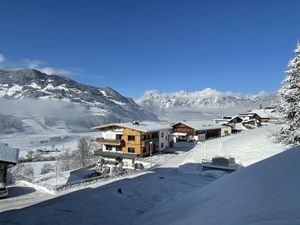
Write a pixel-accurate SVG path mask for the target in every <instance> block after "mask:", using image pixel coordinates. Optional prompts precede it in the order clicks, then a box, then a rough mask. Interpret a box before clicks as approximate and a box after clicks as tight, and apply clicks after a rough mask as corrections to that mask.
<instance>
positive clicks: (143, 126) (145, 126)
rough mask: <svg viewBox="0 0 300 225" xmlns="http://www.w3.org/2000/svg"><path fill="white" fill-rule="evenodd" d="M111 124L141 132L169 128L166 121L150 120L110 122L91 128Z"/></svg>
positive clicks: (105, 126)
mask: <svg viewBox="0 0 300 225" xmlns="http://www.w3.org/2000/svg"><path fill="white" fill-rule="evenodd" d="M113 126H116V127H124V128H129V129H133V130H138V131H141V132H154V131H160V130H169V129H170V126H169V125H167V124H166V123H158V122H150V121H143V122H140V123H139V125H137V124H133V123H111V124H106V125H102V126H98V127H93V128H92V129H93V130H97V129H103V128H107V127H113Z"/></svg>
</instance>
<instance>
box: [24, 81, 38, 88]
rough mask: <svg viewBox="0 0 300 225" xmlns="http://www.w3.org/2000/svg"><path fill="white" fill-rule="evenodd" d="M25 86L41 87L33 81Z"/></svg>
mask: <svg viewBox="0 0 300 225" xmlns="http://www.w3.org/2000/svg"><path fill="white" fill-rule="evenodd" d="M27 86H29V87H32V88H33V89H41V87H40V86H39V85H37V84H36V83H34V82H32V83H31V84H30V85H27Z"/></svg>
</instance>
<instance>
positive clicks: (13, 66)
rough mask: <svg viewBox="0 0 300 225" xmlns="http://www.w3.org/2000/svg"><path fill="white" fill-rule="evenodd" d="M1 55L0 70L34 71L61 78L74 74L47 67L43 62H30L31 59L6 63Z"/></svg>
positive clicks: (62, 69)
mask: <svg viewBox="0 0 300 225" xmlns="http://www.w3.org/2000/svg"><path fill="white" fill-rule="evenodd" d="M4 61H5V58H4V56H3V54H1V53H0V69H7V70H20V69H36V70H39V71H41V72H43V73H46V74H48V75H54V74H55V75H62V76H71V75H74V74H75V72H73V70H72V71H71V70H67V69H64V68H54V67H50V66H48V65H47V63H46V62H45V61H42V60H36V59H34V60H32V59H23V60H21V61H20V62H8V61H5V63H3V62H4Z"/></svg>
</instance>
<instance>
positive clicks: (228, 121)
mask: <svg viewBox="0 0 300 225" xmlns="http://www.w3.org/2000/svg"><path fill="white" fill-rule="evenodd" d="M214 121H215V123H217V124H220V125H223V126H229V127H231V132H232V133H238V132H240V131H241V130H240V129H239V126H237V125H238V124H241V123H242V122H243V120H242V119H241V118H240V117H239V116H224V117H223V118H218V119H214Z"/></svg>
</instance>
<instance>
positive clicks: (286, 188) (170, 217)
mask: <svg viewBox="0 0 300 225" xmlns="http://www.w3.org/2000/svg"><path fill="white" fill-rule="evenodd" d="M299 161H300V147H297V148H293V149H289V150H287V151H285V152H283V153H280V154H278V155H275V156H273V157H271V158H268V159H265V160H263V161H260V162H258V163H255V164H253V165H252V166H249V167H246V168H244V169H241V170H240V171H238V172H235V173H232V174H230V175H227V176H224V177H222V178H221V179H219V180H217V181H216V182H213V183H212V184H210V185H207V186H205V187H204V188H203V189H200V190H199V191H197V192H194V193H193V194H191V195H189V196H187V197H185V198H183V199H178V200H177V201H176V202H175V203H174V202H172V203H171V204H168V205H162V206H161V207H158V208H155V209H153V210H152V211H149V212H148V213H147V214H145V216H144V217H142V218H141V219H140V220H138V221H136V224H145V225H150V224H165V225H167V224H172V225H190V224H201V225H217V224H230V225H241V224H243V225H250V224H251V225H269V224H270V225H274V224H276V225H278V224H284V225H288V224H289V225H294V224H295V225H296V224H300V213H299V212H300V179H299V171H300V163H299Z"/></svg>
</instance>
